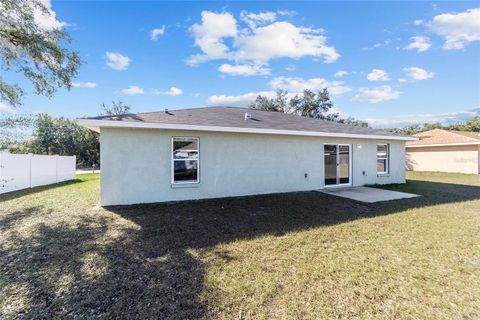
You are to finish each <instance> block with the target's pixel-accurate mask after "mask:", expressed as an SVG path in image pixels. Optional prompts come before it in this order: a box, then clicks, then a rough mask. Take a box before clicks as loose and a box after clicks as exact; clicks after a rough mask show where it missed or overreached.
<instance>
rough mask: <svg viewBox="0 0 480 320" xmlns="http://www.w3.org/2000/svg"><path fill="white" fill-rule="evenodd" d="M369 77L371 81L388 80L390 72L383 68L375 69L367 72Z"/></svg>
mask: <svg viewBox="0 0 480 320" xmlns="http://www.w3.org/2000/svg"><path fill="white" fill-rule="evenodd" d="M367 79H368V80H370V81H388V80H390V79H389V78H388V73H386V72H385V71H384V70H381V69H373V70H372V72H370V73H369V74H367Z"/></svg>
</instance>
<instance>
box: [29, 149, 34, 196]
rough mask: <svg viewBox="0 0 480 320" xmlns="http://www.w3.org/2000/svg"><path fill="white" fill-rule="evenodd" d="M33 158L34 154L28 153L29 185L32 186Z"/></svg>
mask: <svg viewBox="0 0 480 320" xmlns="http://www.w3.org/2000/svg"><path fill="white" fill-rule="evenodd" d="M32 158H33V154H32V153H29V154H28V187H29V188H31V187H32Z"/></svg>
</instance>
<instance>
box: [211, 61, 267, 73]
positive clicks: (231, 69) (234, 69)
mask: <svg viewBox="0 0 480 320" xmlns="http://www.w3.org/2000/svg"><path fill="white" fill-rule="evenodd" d="M218 71H220V72H222V73H226V74H229V75H231V76H253V75H262V76H265V75H269V74H270V69H269V68H264V67H260V66H253V65H248V64H239V65H231V64H228V63H224V64H222V65H221V66H220V67H219V68H218Z"/></svg>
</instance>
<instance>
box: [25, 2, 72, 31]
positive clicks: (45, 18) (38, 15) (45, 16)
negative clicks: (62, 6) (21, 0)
mask: <svg viewBox="0 0 480 320" xmlns="http://www.w3.org/2000/svg"><path fill="white" fill-rule="evenodd" d="M40 3H42V4H43V5H44V6H45V8H46V12H45V11H42V10H39V9H37V8H35V10H34V11H33V19H34V20H35V22H36V23H37V24H38V26H39V27H40V28H42V29H44V30H47V31H51V30H55V29H62V28H63V27H65V26H67V25H68V23H66V22H63V21H59V20H57V16H56V13H55V11H53V10H52V3H51V1H50V0H40Z"/></svg>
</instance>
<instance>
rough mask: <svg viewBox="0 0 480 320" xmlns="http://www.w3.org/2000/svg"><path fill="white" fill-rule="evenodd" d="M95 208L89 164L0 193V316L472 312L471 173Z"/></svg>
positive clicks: (476, 241)
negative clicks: (339, 191)
mask: <svg viewBox="0 0 480 320" xmlns="http://www.w3.org/2000/svg"><path fill="white" fill-rule="evenodd" d="M386 188H390V189H395V190H401V191H406V192H415V193H419V194H422V195H423V197H420V198H414V199H405V200H398V201H393V202H386V203H380V204H368V205H367V204H362V203H358V202H354V201H350V200H346V199H342V198H336V197H332V196H328V195H325V194H322V193H318V192H301V193H290V194H276V195H266V196H255V197H245V198H231V199H220V200H207V201H194V202H182V203H176V204H155V205H153V204H152V205H141V206H130V207H112V208H101V207H100V206H99V205H98V198H99V180H98V176H97V175H91V174H90V175H81V176H80V177H79V179H78V180H76V181H74V182H70V183H66V184H63V185H59V186H53V187H43V188H37V189H33V190H28V191H21V192H16V193H11V194H8V195H3V196H0V239H1V241H0V318H1V319H39V318H73V317H79V318H82V319H84V318H119V317H120V318H128V317H129V318H140V319H150V318H154V319H164V318H175V319H196V318H220V319H238V318H240V317H243V318H245V319H322V318H325V319H331V318H346V319H356V318H359V319H366V318H376V319H378V318H382V319H384V318H391V319H393V318H400V319H478V318H480V307H479V306H480V178H479V176H471V175H459V174H437V173H421V174H420V173H413V174H412V173H410V174H409V181H408V183H407V184H405V185H393V186H387V187H386Z"/></svg>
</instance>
